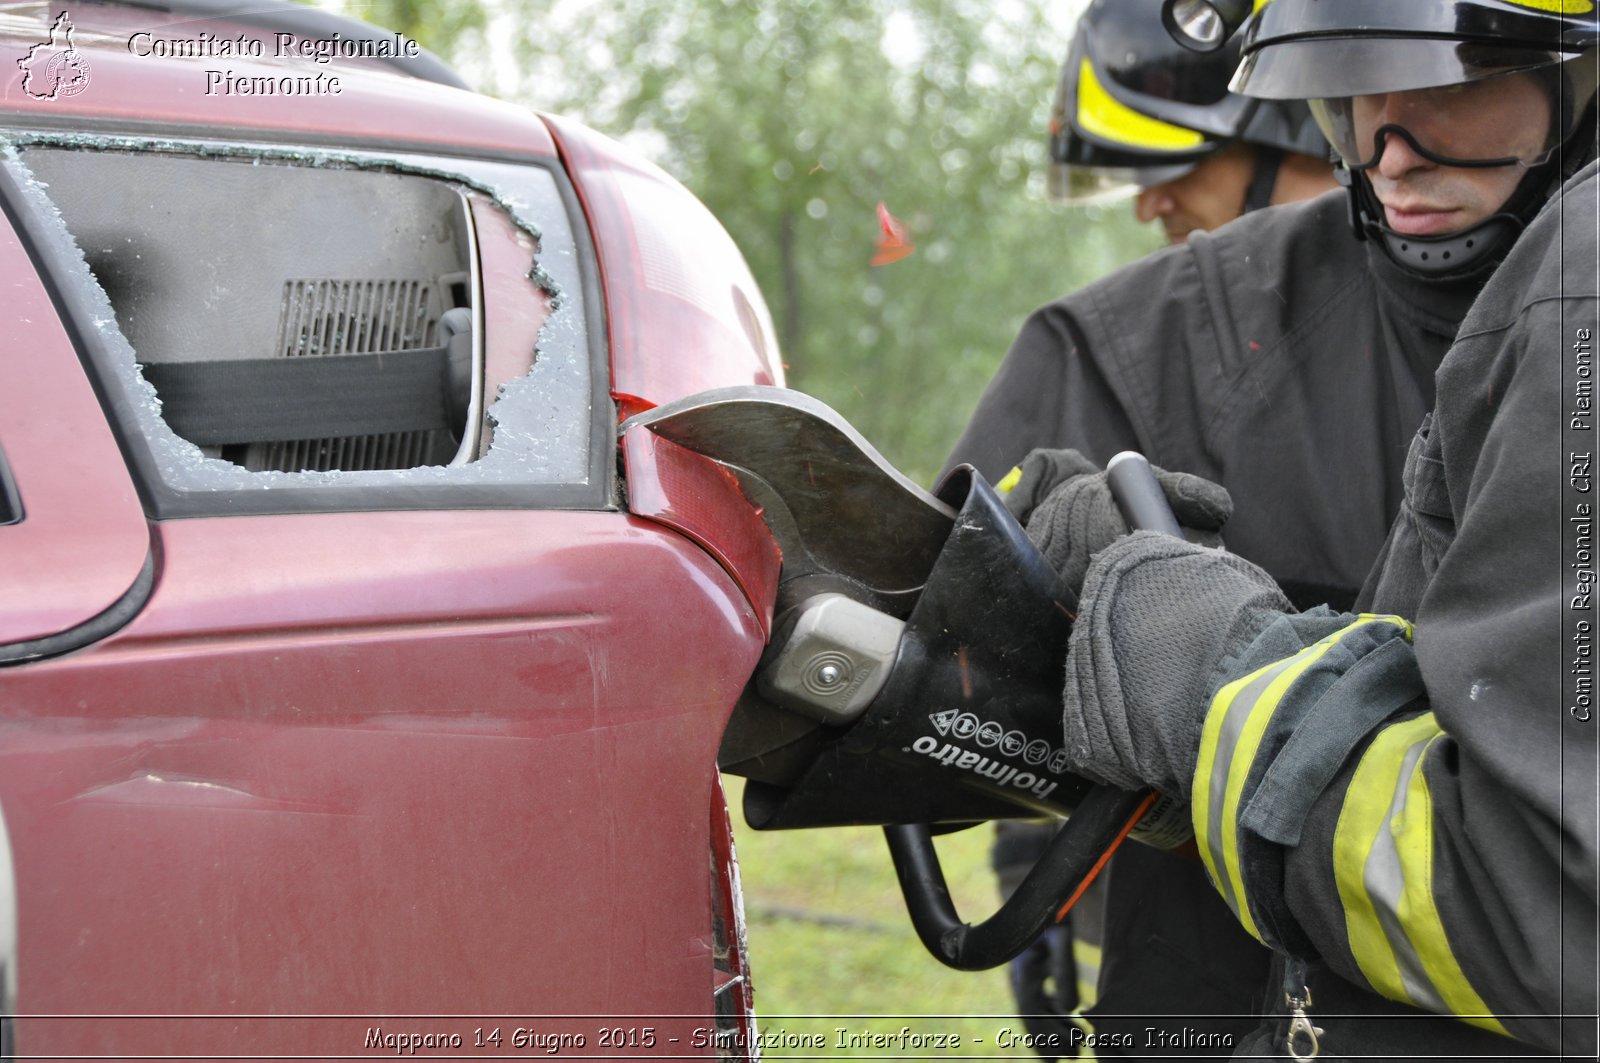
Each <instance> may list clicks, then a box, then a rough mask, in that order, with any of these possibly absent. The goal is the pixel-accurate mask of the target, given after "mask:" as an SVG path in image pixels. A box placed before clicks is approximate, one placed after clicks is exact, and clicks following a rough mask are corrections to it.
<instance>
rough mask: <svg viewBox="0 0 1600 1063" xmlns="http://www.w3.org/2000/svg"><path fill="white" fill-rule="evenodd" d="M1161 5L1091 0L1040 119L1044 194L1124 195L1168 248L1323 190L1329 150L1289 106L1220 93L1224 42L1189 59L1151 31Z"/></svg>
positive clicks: (1227, 68)
mask: <svg viewBox="0 0 1600 1063" xmlns="http://www.w3.org/2000/svg"><path fill="white" fill-rule="evenodd" d="M1160 10H1161V0H1094V2H1093V3H1092V4H1090V5H1089V7H1088V9H1087V10H1086V11H1084V13H1083V16H1082V18H1080V19H1079V21H1078V24H1077V28H1076V29H1075V31H1074V34H1073V40H1072V48H1071V50H1070V51H1069V52H1068V55H1067V61H1066V63H1065V64H1063V65H1062V67H1061V83H1060V87H1059V88H1058V90H1057V92H1056V100H1055V106H1054V108H1053V110H1052V113H1051V116H1050V158H1051V162H1052V165H1051V168H1050V171H1049V188H1050V194H1051V196H1052V197H1053V198H1055V199H1058V200H1060V201H1063V202H1066V203H1075V204H1076V203H1093V202H1101V201H1106V200H1111V199H1117V198H1122V197H1126V196H1133V197H1135V198H1134V214H1135V215H1136V216H1137V217H1138V219H1139V220H1140V221H1142V222H1150V221H1160V223H1161V226H1162V228H1163V230H1164V231H1165V232H1166V236H1167V241H1168V242H1169V243H1181V242H1182V241H1183V240H1184V238H1185V237H1187V236H1188V235H1189V234H1190V233H1191V232H1195V231H1196V230H1200V231H1207V230H1211V229H1215V228H1217V227H1218V226H1220V225H1224V224H1226V223H1227V222H1230V221H1232V220H1233V219H1234V218H1237V217H1238V216H1239V215H1241V214H1248V213H1250V212H1251V211H1253V210H1259V209H1260V208H1262V207H1266V206H1272V205H1274V204H1280V203H1295V202H1298V201H1299V200H1302V199H1309V198H1311V197H1312V196H1315V195H1320V194H1321V193H1323V192H1326V191H1329V190H1330V189H1332V188H1333V187H1334V181H1333V167H1332V165H1331V164H1330V162H1329V158H1328V143H1327V141H1325V140H1323V139H1322V133H1321V131H1320V130H1318V129H1317V126H1316V123H1315V122H1314V121H1313V120H1312V118H1311V114H1310V112H1309V111H1308V110H1307V109H1306V106H1305V104H1304V103H1302V102H1300V101H1299V100H1273V101H1260V100H1252V99H1249V98H1248V97H1245V96H1240V95H1237V94H1236V93H1232V92H1229V91H1228V79H1229V78H1230V77H1232V76H1233V71H1234V68H1235V67H1236V66H1237V65H1238V61H1239V49H1238V47H1237V46H1236V45H1235V46H1231V47H1228V48H1224V49H1219V50H1217V51H1214V52H1210V53H1206V54H1200V53H1197V52H1193V51H1190V50H1189V49H1187V48H1184V47H1182V46H1181V45H1179V44H1178V43H1177V42H1176V41H1174V40H1173V39H1172V37H1171V35H1169V34H1168V33H1167V31H1166V30H1164V29H1163V28H1162V26H1161V17H1160Z"/></svg>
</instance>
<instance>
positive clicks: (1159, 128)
mask: <svg viewBox="0 0 1600 1063" xmlns="http://www.w3.org/2000/svg"><path fill="white" fill-rule="evenodd" d="M1078 125H1079V126H1081V127H1082V128H1083V130H1084V131H1085V132H1087V133H1091V134H1093V135H1094V136H1097V137H1100V138H1102V139H1104V140H1109V141H1111V142H1113V143H1116V144H1126V145H1127V146H1129V147H1131V148H1138V149H1141V150H1143V151H1188V150H1191V149H1193V148H1198V147H1200V146H1201V145H1203V144H1204V143H1205V142H1206V138H1205V137H1204V136H1203V135H1202V134H1200V133H1196V132H1195V131H1194V130H1192V129H1185V128H1183V127H1182V126H1177V125H1172V124H1170V123H1167V122H1163V121H1161V120H1160V119H1159V118H1151V117H1150V116H1149V115H1144V114H1140V113H1139V112H1138V111H1135V110H1134V109H1133V108H1131V107H1129V106H1128V105H1127V104H1125V103H1123V102H1122V101H1120V100H1118V99H1117V98H1116V97H1114V96H1112V95H1111V93H1109V92H1107V91H1106V88H1105V86H1104V85H1102V84H1100V79H1099V78H1097V77H1095V75H1094V65H1093V64H1092V63H1090V62H1089V60H1087V59H1085V60H1083V61H1082V62H1081V63H1080V64H1079V66H1078Z"/></svg>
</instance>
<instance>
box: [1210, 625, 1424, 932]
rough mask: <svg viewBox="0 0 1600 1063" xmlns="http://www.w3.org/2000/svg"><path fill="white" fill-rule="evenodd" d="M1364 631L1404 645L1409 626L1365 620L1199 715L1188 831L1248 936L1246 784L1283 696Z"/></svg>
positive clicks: (1253, 677)
mask: <svg viewBox="0 0 1600 1063" xmlns="http://www.w3.org/2000/svg"><path fill="white" fill-rule="evenodd" d="M1369 624H1391V625H1394V626H1396V627H1399V628H1400V629H1401V630H1402V631H1403V632H1404V633H1405V635H1406V636H1407V637H1409V636H1410V634H1411V625H1410V624H1408V623H1407V622H1406V621H1405V620H1402V619H1401V618H1399V617H1395V616H1370V615H1364V616H1362V617H1360V618H1359V619H1357V620H1356V621H1355V623H1353V624H1350V625H1349V626H1347V627H1344V628H1341V629H1340V630H1338V631H1336V632H1334V633H1333V634H1332V635H1329V636H1328V637H1327V638H1324V639H1321V640H1320V641H1318V642H1316V643H1313V644H1312V645H1310V646H1307V647H1306V648H1305V649H1303V650H1301V651H1300V652H1299V653H1296V654H1295V655H1294V656H1292V657H1289V658H1286V659H1284V660H1281V661H1275V662H1273V663H1272V664H1269V665H1267V666H1265V667H1263V668H1260V669H1257V670H1256V671H1254V672H1252V673H1250V674H1249V675H1247V676H1244V677H1242V678H1240V679H1236V680H1234V681H1233V682H1231V683H1229V684H1227V685H1226V686H1224V687H1223V688H1222V689H1221V690H1219V691H1217V694H1216V697H1214V698H1213V699H1212V702H1211V707H1210V709H1209V710H1208V711H1207V713H1206V720H1205V725H1204V727H1203V729H1202V731H1201V736H1200V755H1199V758H1198V761H1197V763H1196V765H1195V777H1194V825H1195V840H1196V843H1197V845H1198V847H1199V849H1200V857H1201V860H1202V861H1203V862H1204V863H1205V866H1206V870H1207V872H1208V873H1209V874H1210V876H1211V880H1212V882H1213V883H1214V884H1215V885H1216V887H1217V889H1218V891H1219V892H1221V894H1222V896H1223V899H1224V900H1226V901H1227V903H1228V906H1229V907H1230V908H1232V909H1233V911H1234V914H1235V915H1237V916H1238V918H1239V922H1240V923H1241V924H1243V926H1244V928H1245V929H1246V930H1247V931H1249V932H1250V934H1251V935H1253V936H1254V937H1256V938H1257V939H1260V938H1261V931H1260V929H1259V928H1258V927H1257V925H1256V922H1255V917H1254V916H1253V915H1252V913H1251V911H1250V904H1249V898H1248V897H1246V896H1245V890H1244V876H1243V872H1242V869H1241V867H1240V855H1239V838H1238V822H1239V813H1240V811H1241V808H1242V806H1243V804H1244V801H1243V798H1244V787H1245V782H1246V781H1247V780H1248V778H1249V776H1250V769H1251V767H1252V766H1253V765H1254V763H1255V759H1256V754H1257V752H1258V751H1259V750H1260V747H1261V740H1262V737H1263V736H1264V735H1265V734H1266V732H1267V727H1268V725H1269V724H1270V723H1271V722H1272V717H1273V715H1274V714H1275V713H1276V712H1277V710H1278V705H1279V703H1280V702H1281V701H1282V699H1283V696H1284V694H1285V693H1286V692H1287V691H1288V690H1289V688H1290V687H1291V686H1292V685H1293V684H1294V682H1295V680H1297V679H1299V678H1300V676H1301V675H1303V674H1304V673H1305V671H1306V670H1307V669H1308V668H1310V667H1311V666H1312V665H1313V664H1315V663H1316V662H1317V660H1319V659H1320V658H1321V657H1322V656H1323V654H1325V653H1327V652H1328V651H1329V650H1330V649H1332V648H1333V647H1334V646H1335V645H1337V644H1338V643H1339V642H1340V640H1342V639H1343V638H1345V637H1346V636H1347V635H1349V634H1350V633H1351V632H1353V631H1357V630H1359V629H1361V628H1363V627H1366V626H1367V625H1369Z"/></svg>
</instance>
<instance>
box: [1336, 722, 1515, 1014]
mask: <svg viewBox="0 0 1600 1063" xmlns="http://www.w3.org/2000/svg"><path fill="white" fill-rule="evenodd" d="M1447 741H1449V739H1448V738H1447V737H1446V736H1445V734H1444V732H1443V731H1442V730H1441V729H1440V727H1439V722H1438V720H1437V719H1435V717H1434V715H1433V713H1431V712H1430V713H1424V714H1423V715H1421V716H1417V717H1413V718H1412V719H1409V720H1403V721H1401V722H1399V723H1394V724H1390V725H1389V726H1387V727H1385V728H1384V729H1383V730H1381V731H1379V732H1378V734H1377V736H1376V737H1375V738H1374V739H1373V741H1372V744H1371V745H1370V746H1368V747H1367V750H1366V752H1365V753H1364V754H1362V757H1361V760H1360V762H1359V763H1358V765H1357V766H1356V772H1355V775H1354V777H1352V779H1351V780H1350V786H1349V789H1348V790H1347V791H1346V794H1345V801H1344V808H1343V809H1342V810H1341V812H1340V814H1339V823H1338V826H1337V827H1336V828H1335V831H1334V838H1333V866H1334V875H1335V878H1336V881H1337V885H1338V890H1339V902H1340V904H1341V905H1342V906H1343V909H1344V916H1345V925H1346V930H1347V933H1348V936H1349V945H1350V952H1351V954H1352V955H1353V956H1354V957H1355V960H1356V963H1357V965H1358V966H1359V967H1360V968H1361V973H1362V974H1363V975H1364V976H1365V977H1366V979H1367V981H1368V982H1370V983H1371V984H1372V987H1373V988H1374V989H1376V990H1377V991H1378V992H1379V993H1381V994H1383V995H1384V996H1386V997H1388V998H1389V999H1391V1000H1399V1001H1402V1002H1404V1003H1407V1004H1411V1005H1414V1006H1416V1007H1419V1008H1426V1009H1427V1010H1429V1011H1434V1012H1438V1013H1441V1014H1449V1015H1456V1016H1458V1017H1460V1018H1461V1019H1463V1020H1464V1021H1466V1022H1469V1023H1472V1024H1473V1025H1475V1026H1481V1027H1483V1028H1484V1029H1488V1030H1493V1031H1494V1032H1496V1033H1500V1034H1504V1033H1506V1029H1505V1027H1504V1026H1502V1025H1501V1024H1500V1022H1499V1020H1498V1019H1496V1018H1494V1016H1493V1015H1491V1014H1490V1012H1489V1008H1488V1006H1487V1005H1486V1004H1485V1003H1484V1001H1483V998H1482V997H1481V996H1480V995H1479V994H1478V992H1477V990H1476V989H1474V988H1473V986H1472V984H1471V982H1470V981H1469V980H1468V979H1467V976H1466V973H1465V972H1464V971H1463V970H1462V969H1461V965H1460V963H1459V961H1458V960H1457V959H1456V956H1455V952H1454V950H1452V949H1451V947H1450V942H1449V939H1448V937H1447V936H1446V934H1445V928H1444V921H1443V919H1442V917H1441V915H1440V912H1439V907H1438V903H1437V900H1436V898H1435V896H1434V890H1433V859H1434V847H1433V833H1434V832H1433V797H1432V794H1431V793H1430V792H1429V790H1428V782H1427V777H1426V775H1425V774H1424V772H1423V765H1424V763H1425V762H1426V759H1427V755H1428V751H1429V749H1430V748H1431V747H1432V746H1433V745H1434V744H1435V743H1436V742H1447Z"/></svg>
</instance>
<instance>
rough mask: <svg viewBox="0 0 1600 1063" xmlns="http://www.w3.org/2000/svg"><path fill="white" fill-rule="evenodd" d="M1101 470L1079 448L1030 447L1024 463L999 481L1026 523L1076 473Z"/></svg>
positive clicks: (1011, 506)
mask: <svg viewBox="0 0 1600 1063" xmlns="http://www.w3.org/2000/svg"><path fill="white" fill-rule="evenodd" d="M1099 471H1100V466H1098V465H1096V464H1095V463H1094V462H1092V461H1090V460H1089V459H1088V458H1086V457H1084V456H1083V455H1082V454H1080V453H1079V452H1078V451H1076V450H1044V449H1039V450H1031V451H1029V452H1028V456H1027V457H1025V458H1023V459H1022V464H1020V465H1018V466H1017V467H1016V468H1015V469H1012V470H1011V472H1010V473H1009V474H1008V475H1007V476H1006V477H1005V478H1004V479H1003V480H1001V481H1000V484H999V489H1000V495H1001V500H1002V501H1004V502H1005V505H1006V509H1008V510H1010V512H1011V515H1012V516H1013V517H1016V518H1017V523H1018V524H1021V525H1022V526H1023V527H1027V524H1028V517H1029V515H1030V514H1032V513H1033V511H1034V508H1035V507H1036V506H1038V504H1039V503H1040V502H1043V501H1044V499H1045V496H1046V495H1048V494H1049V493H1050V492H1051V491H1054V490H1055V489H1056V488H1058V487H1060V486H1061V485H1062V484H1064V483H1066V482H1067V481H1068V480H1070V479H1072V478H1073V477H1074V476H1087V475H1093V474H1095V473H1097V472H1099Z"/></svg>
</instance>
